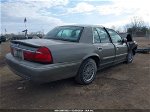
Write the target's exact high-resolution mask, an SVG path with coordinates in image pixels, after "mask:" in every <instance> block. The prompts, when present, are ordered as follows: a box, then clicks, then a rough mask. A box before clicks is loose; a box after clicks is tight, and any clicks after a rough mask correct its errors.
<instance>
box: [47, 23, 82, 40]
mask: <svg viewBox="0 0 150 112" xmlns="http://www.w3.org/2000/svg"><path fill="white" fill-rule="evenodd" d="M82 30H83V27H77V26H61V27H57V28H54V29H53V30H51V31H50V32H48V33H47V35H46V36H45V38H46V39H56V40H66V41H78V40H79V38H80V35H81V33H82Z"/></svg>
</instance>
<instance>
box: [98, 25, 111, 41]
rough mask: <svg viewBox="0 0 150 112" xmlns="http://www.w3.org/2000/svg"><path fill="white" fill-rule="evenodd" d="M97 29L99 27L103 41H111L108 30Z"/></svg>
mask: <svg viewBox="0 0 150 112" xmlns="http://www.w3.org/2000/svg"><path fill="white" fill-rule="evenodd" d="M96 29H97V31H98V34H99V36H100V41H101V43H110V40H109V36H108V34H107V32H106V31H105V30H104V29H102V28H96Z"/></svg>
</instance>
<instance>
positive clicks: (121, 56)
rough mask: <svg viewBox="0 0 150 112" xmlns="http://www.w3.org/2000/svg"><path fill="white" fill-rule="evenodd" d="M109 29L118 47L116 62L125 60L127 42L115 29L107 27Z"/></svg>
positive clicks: (116, 47)
mask: <svg viewBox="0 0 150 112" xmlns="http://www.w3.org/2000/svg"><path fill="white" fill-rule="evenodd" d="M107 31H108V33H109V35H110V37H111V40H112V42H113V44H114V45H115V49H116V58H115V62H121V61H123V60H125V59H126V57H127V52H128V49H127V44H126V43H123V42H122V38H121V36H119V34H118V33H116V32H115V31H114V30H111V29H107Z"/></svg>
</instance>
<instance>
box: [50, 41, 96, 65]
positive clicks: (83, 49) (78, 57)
mask: <svg viewBox="0 0 150 112" xmlns="http://www.w3.org/2000/svg"><path fill="white" fill-rule="evenodd" d="M50 50H51V52H52V56H53V62H54V63H64V62H77V61H80V62H82V60H84V58H85V57H88V56H90V55H91V54H93V53H94V52H95V47H94V46H93V44H86V43H74V42H73V43H72V44H70V43H69V44H62V45H55V46H51V47H50Z"/></svg>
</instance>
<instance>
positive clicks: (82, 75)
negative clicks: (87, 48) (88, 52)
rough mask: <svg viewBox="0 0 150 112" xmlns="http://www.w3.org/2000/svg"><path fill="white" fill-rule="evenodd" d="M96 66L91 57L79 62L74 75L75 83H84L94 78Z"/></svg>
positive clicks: (88, 82)
mask: <svg viewBox="0 0 150 112" xmlns="http://www.w3.org/2000/svg"><path fill="white" fill-rule="evenodd" d="M96 72H97V66H96V63H95V61H94V60H93V59H91V58H88V59H86V60H85V61H83V63H82V64H81V66H80V68H79V70H78V74H77V76H76V77H75V80H76V82H77V83H79V84H82V85H86V84H90V83H92V81H93V80H94V79H95V76H96Z"/></svg>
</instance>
